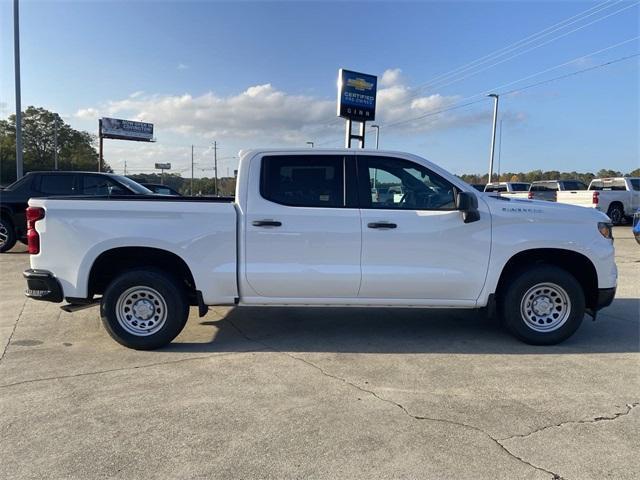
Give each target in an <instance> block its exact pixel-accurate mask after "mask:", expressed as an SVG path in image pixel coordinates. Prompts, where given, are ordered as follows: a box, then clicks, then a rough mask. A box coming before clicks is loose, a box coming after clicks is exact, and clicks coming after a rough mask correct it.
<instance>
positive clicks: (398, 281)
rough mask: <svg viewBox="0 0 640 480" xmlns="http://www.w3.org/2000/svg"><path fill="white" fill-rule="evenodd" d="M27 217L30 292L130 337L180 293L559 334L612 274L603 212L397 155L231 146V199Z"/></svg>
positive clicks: (79, 206) (167, 325) (137, 343)
mask: <svg viewBox="0 0 640 480" xmlns="http://www.w3.org/2000/svg"><path fill="white" fill-rule="evenodd" d="M374 182H375V184H376V185H377V187H378V188H385V189H386V190H387V191H392V192H401V194H397V195H396V194H394V195H387V196H385V197H384V198H382V197H380V196H378V195H376V194H374V193H373V192H372V188H373V185H374ZM27 220H28V235H27V236H28V242H29V252H30V253H31V257H30V260H31V268H30V269H29V270H27V271H25V272H24V276H25V278H26V281H27V290H26V295H27V296H28V297H30V298H33V299H36V300H45V301H51V302H62V301H63V300H66V301H67V302H68V305H65V306H63V308H64V309H66V310H67V311H74V310H76V309H79V308H84V307H86V306H88V305H92V304H94V303H99V304H100V315H101V317H102V322H103V324H104V326H105V328H106V330H107V331H108V332H109V334H110V335H111V336H112V337H113V338H114V339H115V340H116V341H118V342H119V343H121V344H123V345H125V346H127V347H130V348H136V349H153V348H158V347H161V346H163V345H166V344H167V343H169V342H171V341H172V340H173V339H174V338H175V337H176V336H177V335H178V334H179V333H180V331H181V330H182V329H183V327H184V325H185V322H186V321H187V318H188V316H189V306H190V305H191V306H197V307H198V310H199V313H200V315H201V316H202V315H204V314H205V313H206V311H207V308H208V306H209V305H230V306H238V307H242V306H245V305H246V306H264V307H267V306H274V305H280V306H283V305H296V306H311V307H323V306H345V307H347V306H359V307H374V308H375V307H378V308H387V307H421V308H467V309H469V308H486V310H487V311H488V312H489V313H491V314H492V313H494V312H495V313H497V314H499V316H500V317H501V318H502V321H503V324H504V325H505V326H506V327H507V329H508V330H509V331H510V332H511V333H512V334H514V335H515V336H516V337H518V338H519V339H521V340H523V341H525V342H528V343H532V344H554V343H558V342H561V341H563V340H565V339H566V338H568V337H569V336H571V335H572V334H573V333H574V332H575V331H576V329H577V328H578V327H579V325H580V323H581V322H582V319H583V317H584V314H585V312H586V313H589V314H590V315H592V316H594V317H595V314H596V312H597V311H598V310H599V309H601V308H603V307H606V306H607V305H609V304H610V303H611V302H612V301H613V298H614V295H615V291H616V283H617V269H616V264H615V261H614V249H613V237H612V228H611V224H610V222H609V219H608V218H607V216H606V215H604V214H603V213H601V212H598V211H596V210H592V209H586V208H577V207H571V206H568V205H559V204H555V203H550V202H539V201H530V200H519V199H510V198H507V197H499V196H491V195H487V194H481V193H479V192H477V191H476V190H474V189H473V188H472V187H471V186H470V185H467V184H466V183H464V182H463V181H462V180H460V179H459V178H457V177H456V176H454V175H452V174H450V173H448V172H447V171H445V170H443V169H442V168H440V167H438V166H436V165H434V164H432V163H430V162H428V161H427V160H424V159H422V158H420V157H417V156H415V155H410V154H406V153H399V152H384V151H378V150H374V151H367V150H358V151H354V150H320V149H304V150H253V151H247V152H241V154H240V165H239V173H238V180H237V186H236V194H235V199H210V198H198V197H168V196H166V197H165V196H144V195H143V196H141V195H137V196H119V197H104V198H101V197H95V198H91V199H87V198H83V197H67V198H64V197H58V198H37V199H31V200H30V201H29V208H28V210H27ZM328 314H331V313H328ZM390 321H393V317H392V316H390Z"/></svg>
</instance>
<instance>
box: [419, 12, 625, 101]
mask: <svg viewBox="0 0 640 480" xmlns="http://www.w3.org/2000/svg"><path fill="white" fill-rule="evenodd" d="M621 2H622V0H618V1H617V2H613V3H611V2H604V3H601V4H598V5H595V6H593V7H591V8H588V9H587V10H585V11H583V12H580V13H578V14H576V15H573V16H572V17H569V18H567V19H565V20H562V21H560V22H558V23H555V24H553V25H551V26H549V27H547V28H545V29H543V30H540V31H539V32H536V33H533V34H531V35H529V36H527V37H525V38H523V39H521V40H518V41H517V42H514V43H512V44H510V45H507V46H505V47H502V48H499V49H498V50H494V51H493V52H491V53H488V54H486V55H484V56H482V57H480V58H477V59H476V60H473V61H471V62H469V63H467V64H465V65H462V66H460V67H457V68H455V69H453V70H450V71H449V72H446V73H443V74H440V75H438V76H436V77H435V78H433V79H432V80H430V81H429V82H427V83H424V84H422V85H419V86H418V87H416V88H417V89H423V88H428V87H431V86H433V85H434V84H437V83H439V82H441V81H442V80H443V79H445V78H447V77H451V76H455V75H457V74H460V73H462V72H464V71H466V70H469V69H472V68H475V67H477V66H480V65H482V64H484V63H487V62H489V61H491V60H492V59H495V58H499V57H501V56H504V55H506V54H507V53H509V52H511V51H514V50H517V49H519V48H521V47H524V46H526V45H529V44H531V43H534V42H536V41H538V40H540V39H541V38H544V37H546V36H548V35H550V34H552V33H554V32H556V31H558V30H562V29H563V28H565V27H568V26H570V25H573V24H574V23H577V22H580V21H582V20H585V19H586V18H588V17H590V16H592V15H595V14H598V13H601V12H602V11H603V10H606V9H608V8H609V7H612V6H615V5H617V4H618V3H621ZM594 9H595V10H596V11H593V12H591V11H592V10H594ZM589 12H591V13H589ZM585 14H588V15H585ZM571 20H573V21H571ZM492 57H495V58H492Z"/></svg>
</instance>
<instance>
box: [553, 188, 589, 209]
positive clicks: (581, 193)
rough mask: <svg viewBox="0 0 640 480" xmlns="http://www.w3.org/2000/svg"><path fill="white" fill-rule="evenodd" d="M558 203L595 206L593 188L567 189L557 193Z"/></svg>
mask: <svg viewBox="0 0 640 480" xmlns="http://www.w3.org/2000/svg"><path fill="white" fill-rule="evenodd" d="M557 201H558V203H567V204H569V205H577V206H579V207H595V205H594V204H593V192H592V191H591V190H565V191H561V192H558V193H557Z"/></svg>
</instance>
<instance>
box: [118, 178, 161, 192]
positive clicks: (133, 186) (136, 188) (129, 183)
mask: <svg viewBox="0 0 640 480" xmlns="http://www.w3.org/2000/svg"><path fill="white" fill-rule="evenodd" d="M113 178H114V179H116V180H117V181H119V182H120V183H122V184H123V185H124V186H126V187H129V188H130V189H131V190H133V192H135V193H137V194H138V195H153V192H152V191H151V190H149V189H148V188H147V187H143V186H142V185H140V184H139V183H138V182H134V181H133V180H131V179H130V178H127V177H123V176H122V175H113Z"/></svg>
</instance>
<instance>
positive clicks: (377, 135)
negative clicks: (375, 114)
mask: <svg viewBox="0 0 640 480" xmlns="http://www.w3.org/2000/svg"><path fill="white" fill-rule="evenodd" d="M371 128H375V129H376V150H378V147H379V146H380V142H379V140H380V125H371Z"/></svg>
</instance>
